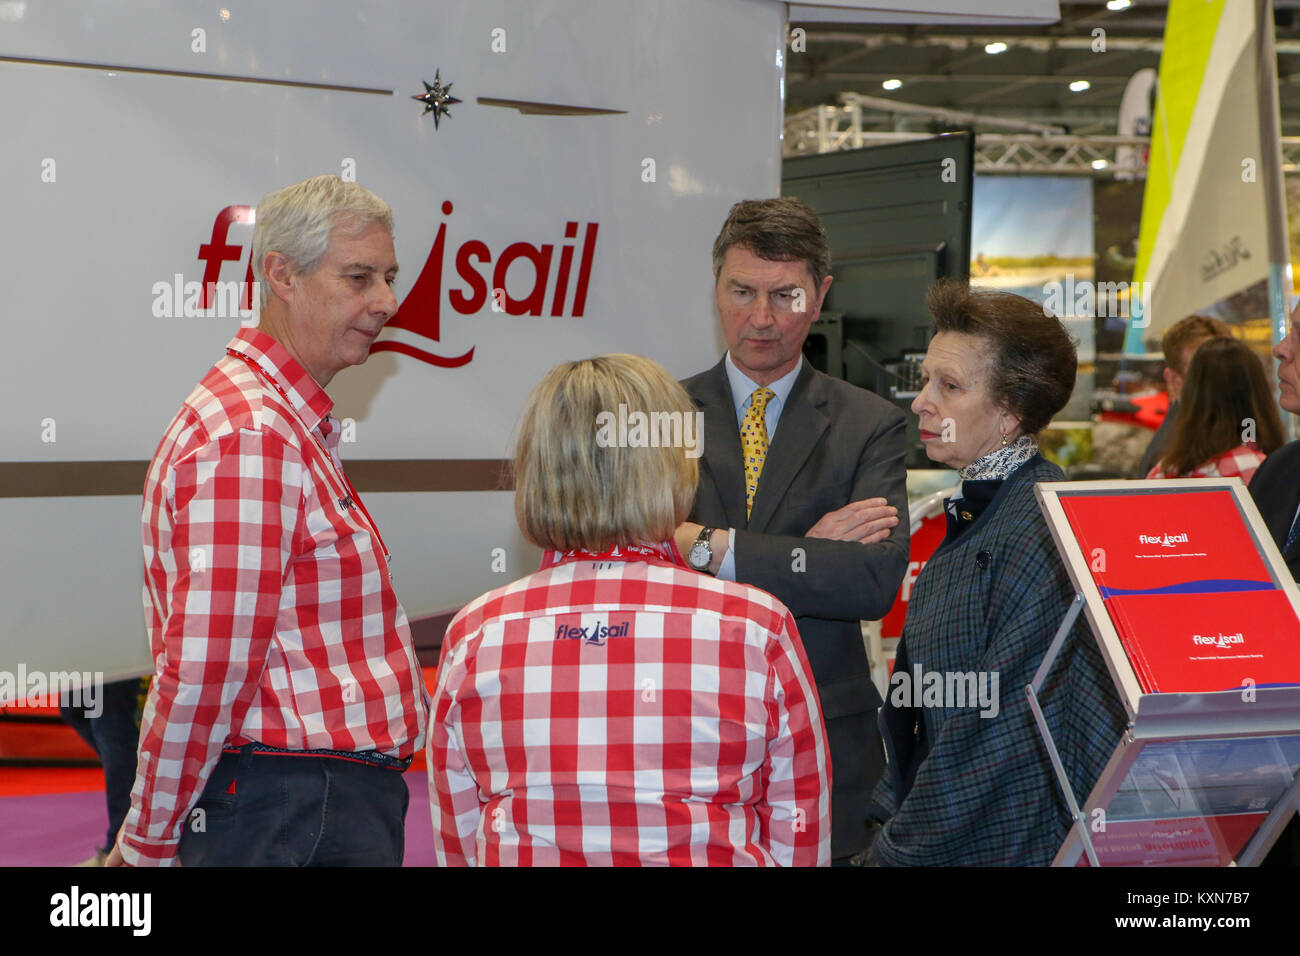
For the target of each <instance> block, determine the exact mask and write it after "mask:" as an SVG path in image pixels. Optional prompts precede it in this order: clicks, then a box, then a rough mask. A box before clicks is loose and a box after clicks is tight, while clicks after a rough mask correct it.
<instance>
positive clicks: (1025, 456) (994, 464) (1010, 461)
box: [958, 435, 1038, 481]
mask: <svg viewBox="0 0 1300 956" xmlns="http://www.w3.org/2000/svg"><path fill="white" fill-rule="evenodd" d="M1037 453H1038V443H1037V442H1035V441H1034V440H1033V439H1032V438H1030V437H1029V436H1028V435H1021V436H1020V437H1019V438H1017V439H1016V440H1015V441H1013V442H1011V443H1010V444H1008V445H1006V446H1004V447H1002V448H999V449H997V450H996V451H993V452H990V453H989V454H987V455H985V456H984V457H983V458H976V459H975V460H974V461H972V462H971V463H970V464H969V465H967V466H966V467H965V468H963V469H962V470H961V471H959V472H958V474H959V475H961V478H962V480H963V481H969V480H971V479H975V480H982V479H987V478H1006V477H1007V476H1008V475H1010V474H1011V473H1012V472H1013V471H1015V470H1016V469H1017V468H1019V467H1020V466H1021V465H1023V464H1024V463H1025V462H1027V461H1028V460H1029V459H1031V458H1033V457H1034V455H1035V454H1037Z"/></svg>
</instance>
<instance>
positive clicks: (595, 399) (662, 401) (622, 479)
mask: <svg viewBox="0 0 1300 956" xmlns="http://www.w3.org/2000/svg"><path fill="white" fill-rule="evenodd" d="M620 406H623V408H622V409H620ZM635 411H640V412H642V413H645V414H647V415H649V414H650V413H652V412H659V413H667V415H669V416H671V415H672V414H673V413H680V416H681V418H680V420H681V422H682V423H683V424H685V422H686V418H687V416H690V420H691V426H688V427H693V425H694V423H695V422H698V421H699V419H698V418H696V417H695V406H694V404H693V403H692V402H691V400H690V397H689V396H688V395H687V394H686V390H685V389H683V388H682V387H681V385H679V384H678V383H677V382H676V381H675V380H674V379H673V377H672V376H671V375H669V374H668V372H667V370H665V369H664V368H663V366H661V365H659V364H658V363H657V362H653V361H651V360H650V359H648V358H645V357H644V356H640V355H620V354H615V355H601V356H597V357H596V358H589V359H583V360H581V361H578V362H565V363H563V364H561V365H557V366H556V367H555V368H553V369H551V371H550V372H548V373H547V374H546V377H545V378H543V379H542V381H541V383H540V384H538V386H537V387H536V388H535V389H533V392H532V394H531V395H530V396H529V398H528V406H527V410H526V411H525V412H524V417H523V420H522V421H521V422H520V425H519V437H518V439H517V440H516V442H515V461H514V465H515V515H516V517H517V518H518V519H519V527H520V529H521V530H522V531H523V532H524V535H525V536H526V537H527V538H528V539H529V540H530V541H532V542H533V543H534V544H536V545H538V546H539V547H543V548H554V549H555V550H557V551H568V550H570V549H573V548H587V549H593V550H594V549H601V548H607V547H609V546H611V545H614V544H619V545H627V544H635V543H637V542H657V541H666V540H668V539H670V538H672V536H673V532H674V531H675V530H676V528H677V525H679V524H680V523H681V522H682V521H683V520H685V518H686V516H687V515H688V514H690V510H691V504H692V502H693V500H694V498H695V486H696V484H697V483H698V482H699V465H698V463H697V461H696V459H695V458H693V457H690V456H689V455H688V454H687V449H686V448H685V447H681V446H680V443H679V444H678V445H677V446H674V445H672V444H668V445H666V446H665V445H664V444H660V445H659V447H653V446H651V447H624V446H620V444H618V443H611V442H610V441H608V438H609V437H610V434H611V433H610V431H609V430H608V429H606V431H605V432H604V440H601V439H600V438H599V437H598V436H600V435H601V434H602V430H601V422H602V421H603V422H604V423H606V425H608V423H609V422H610V418H609V417H607V416H614V417H615V418H617V417H618V416H619V415H620V414H630V413H631V412H635ZM696 439H697V441H703V436H702V435H698V434H697V436H696ZM624 444H628V443H624Z"/></svg>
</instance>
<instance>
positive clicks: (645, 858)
mask: <svg viewBox="0 0 1300 956" xmlns="http://www.w3.org/2000/svg"><path fill="white" fill-rule="evenodd" d="M550 556H551V555H550V553H548V557H550ZM560 560H562V563H560V564H558V565H556V566H552V567H546V563H547V562H545V561H544V562H543V569H542V570H541V571H538V572H537V573H536V574H533V575H530V576H529V577H526V578H524V579H522V580H520V581H516V582H515V583H513V584H510V585H507V586H506V587H503V588H499V589H497V590H495V591H491V592H489V593H488V594H485V595H483V596H482V597H480V598H479V599H478V600H476V601H474V602H473V603H471V604H469V605H468V606H467V607H465V608H464V609H463V610H462V611H461V612H460V613H459V614H458V615H456V617H455V618H454V619H453V620H452V622H451V625H450V626H449V627H448V629H447V634H446V637H445V638H444V640H443V644H442V659H441V663H440V665H439V670H438V684H437V690H436V692H435V695H434V724H433V728H432V730H431V732H430V737H431V744H430V753H429V803H430V807H431V810H432V814H433V831H434V844H435V849H436V852H437V858H438V863H439V864H440V865H444V866H445V865H464V864H487V865H511V866H513V865H519V866H527V865H547V866H553V865H565V864H593V865H618V864H690V865H704V864H722V865H730V864H750V865H754V864H760V865H761V864H769V865H770V864H787V865H801V866H812V865H827V864H829V862H830V834H831V826H830V823H831V767H830V758H829V753H828V751H827V748H826V731H825V728H824V726H823V724H822V717H821V706H820V703H819V701H818V698H817V688H816V685H815V683H814V682H813V678H812V669H811V668H810V667H809V665H808V660H807V657H806V656H805V655H804V649H803V644H802V642H801V641H800V640H799V633H798V631H797V630H796V628H795V623H794V618H792V617H791V616H790V612H789V611H787V610H786V608H785V606H784V605H783V604H782V603H781V602H780V601H778V600H777V599H776V598H774V597H772V596H771V595H770V594H767V593H766V592H764V591H760V590H758V589H757V588H753V587H750V586H748V585H744V584H736V583H734V582H730V581H719V580H717V579H716V578H712V577H709V576H708V575H704V574H698V573H696V572H694V571H691V570H689V569H688V568H686V567H684V566H682V565H680V564H676V563H674V562H670V561H667V560H664V559H663V558H661V557H645V556H637V555H631V556H629V557H628V559H624V560H600V561H593V560H591V558H590V557H586V558H581V557H579V558H565V559H560Z"/></svg>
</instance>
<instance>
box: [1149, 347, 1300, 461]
mask: <svg viewBox="0 0 1300 956" xmlns="http://www.w3.org/2000/svg"><path fill="white" fill-rule="evenodd" d="M1181 405H1182V408H1181V410H1180V411H1179V413H1178V422H1177V425H1176V426H1175V429H1174V434H1173V437H1172V438H1171V439H1170V440H1169V446H1168V447H1167V448H1166V449H1165V451H1164V453H1163V454H1162V455H1161V457H1160V460H1159V461H1158V462H1156V465H1155V467H1154V468H1152V469H1151V471H1150V473H1148V475H1147V477H1148V478H1218V477H1223V478H1231V477H1234V476H1235V477H1238V478H1240V479H1241V480H1242V481H1243V482H1245V483H1246V484H1250V479H1251V477H1252V476H1253V475H1254V474H1255V469H1256V468H1258V467H1259V466H1260V463H1261V462H1262V461H1263V460H1264V458H1265V457H1266V456H1267V455H1268V454H1269V452H1271V451H1273V450H1275V449H1277V448H1280V447H1281V446H1282V445H1283V443H1284V442H1285V438H1284V437H1283V434H1282V422H1281V420H1280V419H1279V417H1278V414H1277V406H1276V405H1275V404H1274V402H1273V393H1272V390H1271V389H1270V388H1269V384H1268V378H1267V376H1266V375H1265V374H1264V364H1263V362H1262V361H1260V358H1259V356H1258V355H1256V354H1255V353H1254V352H1253V351H1252V350H1251V349H1250V347H1249V346H1247V345H1246V344H1245V343H1244V342H1240V341H1238V340H1237V339H1232V338H1226V337H1220V338H1213V339H1210V340H1209V341H1208V342H1206V343H1205V344H1204V345H1202V346H1201V347H1200V348H1199V349H1197V350H1196V354H1195V355H1194V356H1192V363H1191V365H1190V366H1189V367H1188V370H1187V381H1186V383H1185V384H1184V385H1183V394H1182V399H1181Z"/></svg>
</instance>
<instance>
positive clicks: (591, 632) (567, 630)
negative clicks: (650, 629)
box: [555, 621, 632, 647]
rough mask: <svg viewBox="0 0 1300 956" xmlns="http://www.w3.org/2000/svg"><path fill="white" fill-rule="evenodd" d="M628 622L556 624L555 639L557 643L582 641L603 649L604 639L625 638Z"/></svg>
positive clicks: (629, 624)
mask: <svg viewBox="0 0 1300 956" xmlns="http://www.w3.org/2000/svg"><path fill="white" fill-rule="evenodd" d="M631 626H632V624H631V622H630V621H624V622H623V623H622V624H615V625H612V626H611V625H610V624H608V623H606V624H589V625H586V626H583V625H580V624H558V625H556V627H555V639H556V640H557V641H582V642H583V643H585V644H595V645H596V646H597V647H603V646H604V644H605V640H606V638H611V637H627V632H628V629H629V628H631Z"/></svg>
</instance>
